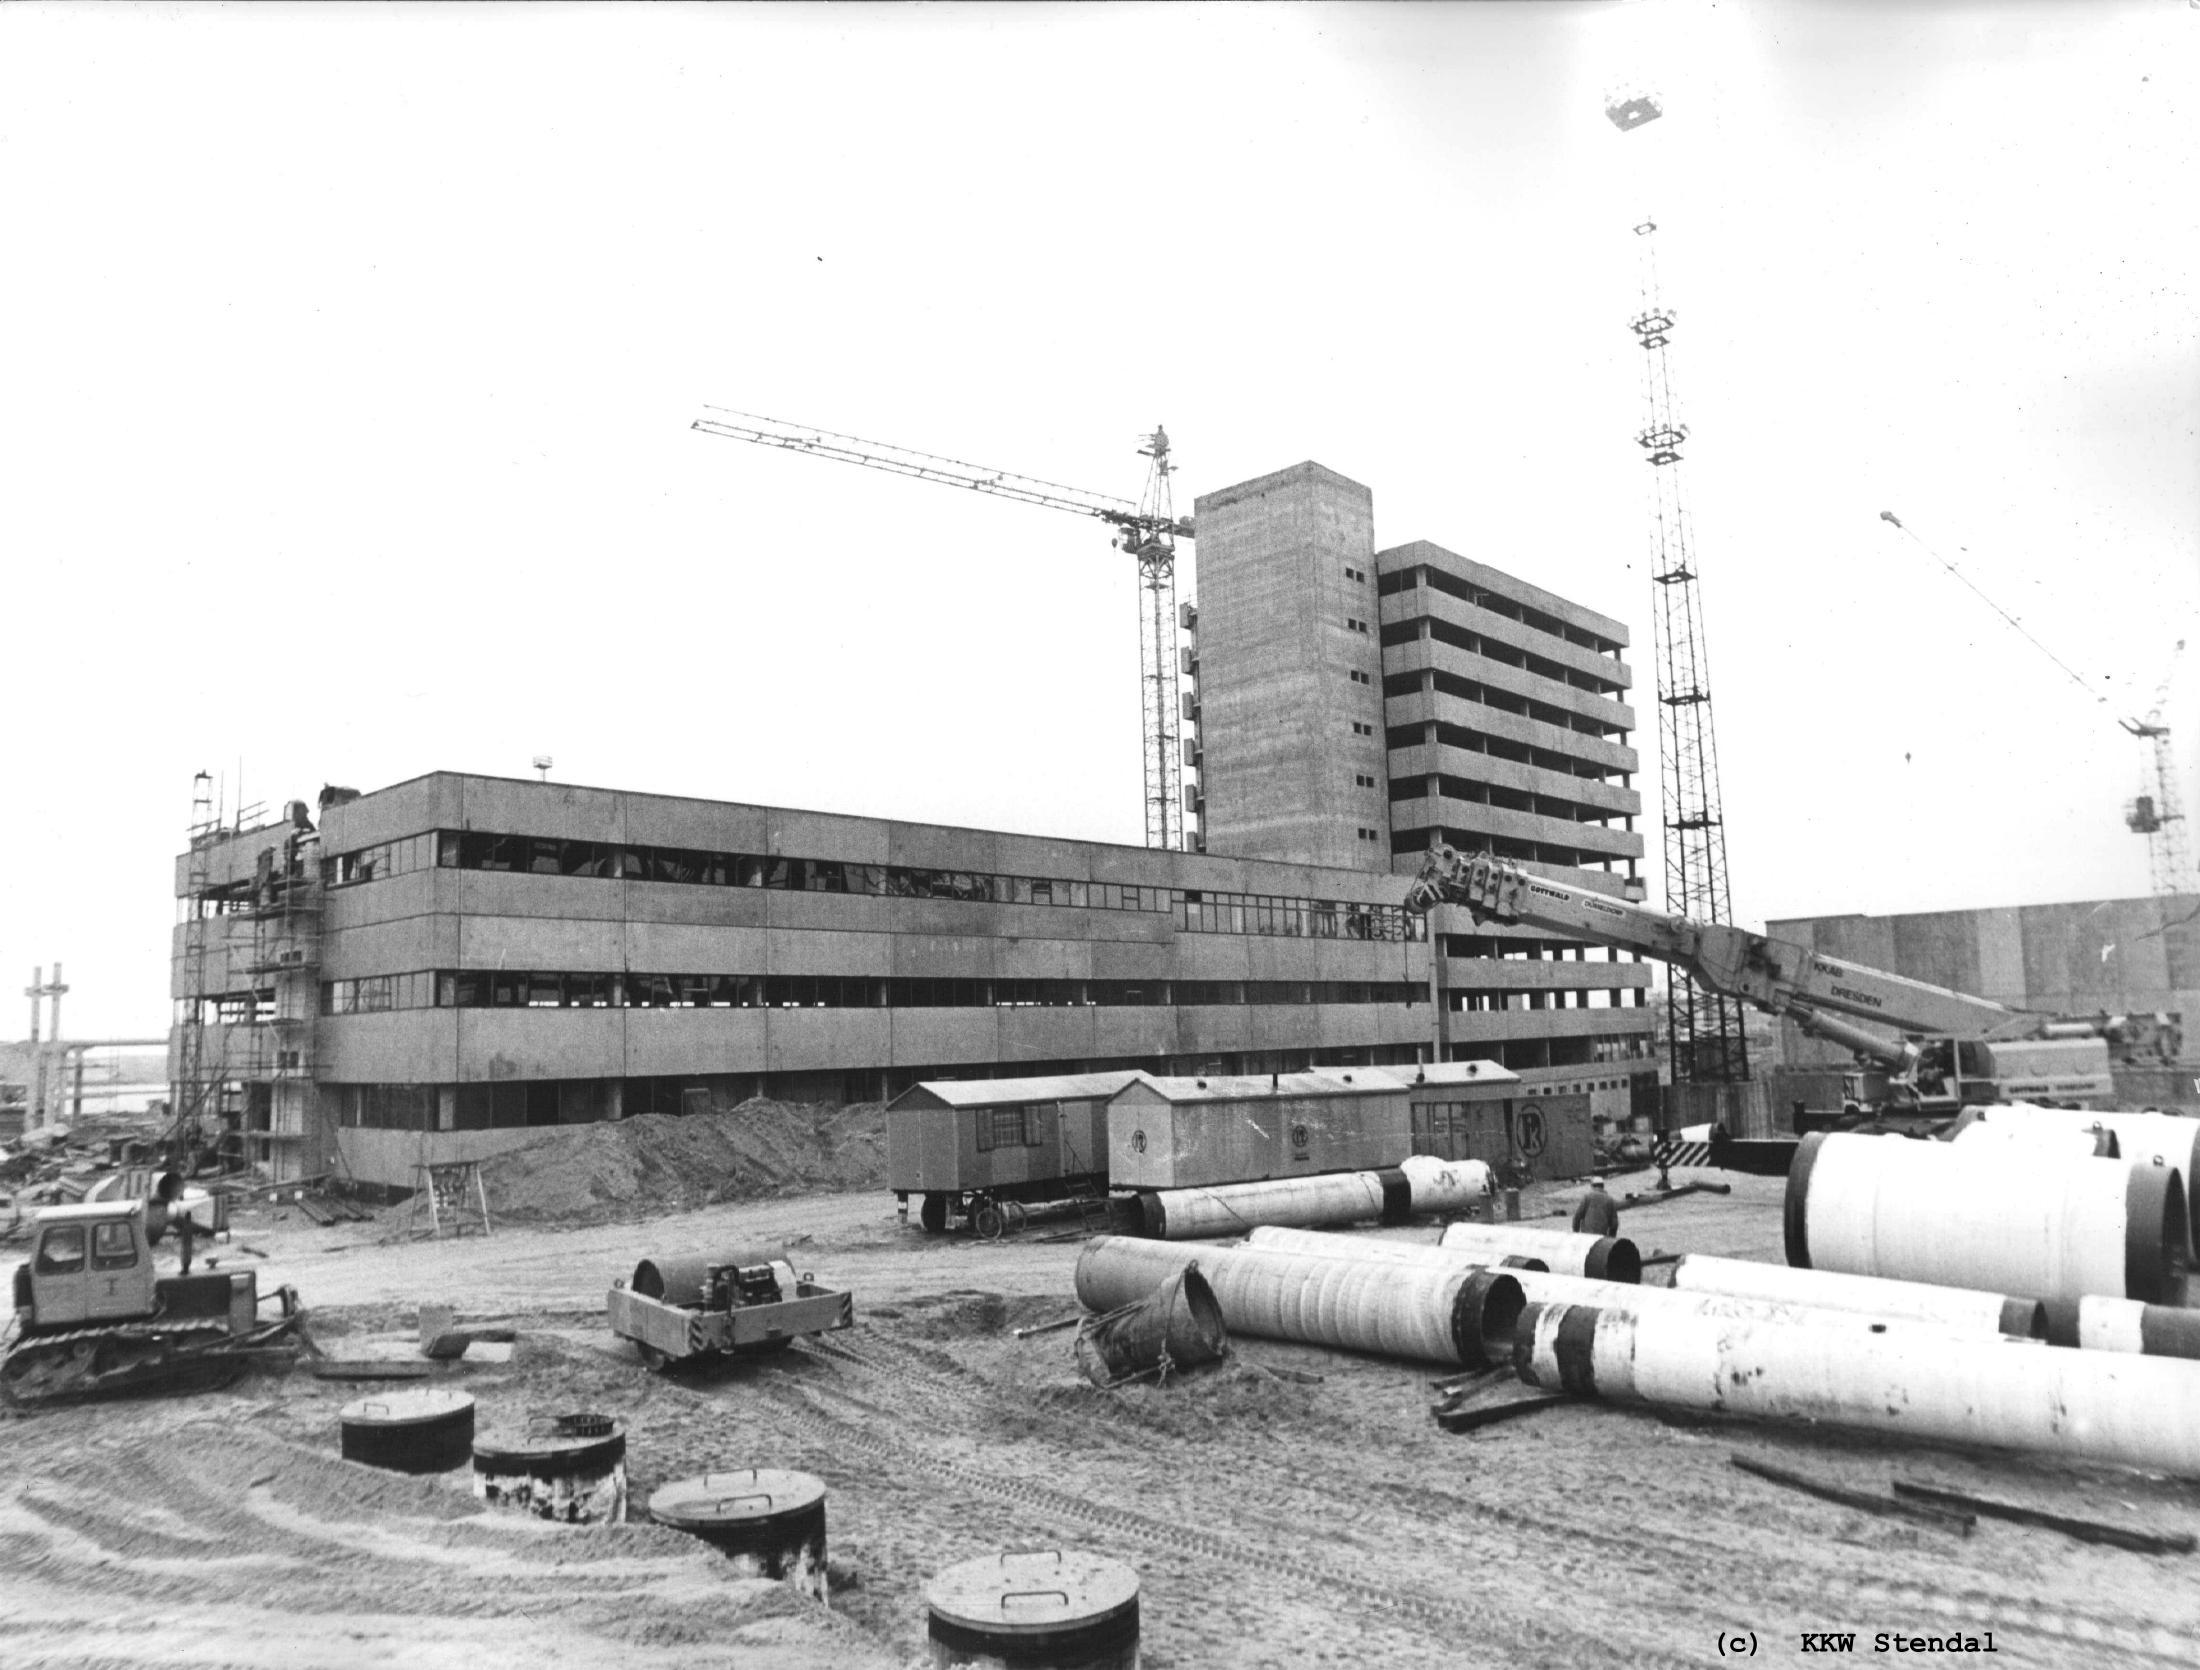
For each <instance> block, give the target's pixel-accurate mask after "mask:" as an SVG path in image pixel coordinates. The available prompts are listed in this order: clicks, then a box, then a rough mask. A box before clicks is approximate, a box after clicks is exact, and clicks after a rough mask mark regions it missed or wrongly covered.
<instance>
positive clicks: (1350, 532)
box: [1194, 462, 1390, 870]
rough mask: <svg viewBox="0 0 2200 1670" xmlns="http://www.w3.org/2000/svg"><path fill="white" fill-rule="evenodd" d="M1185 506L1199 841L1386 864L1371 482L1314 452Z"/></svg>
mask: <svg viewBox="0 0 2200 1670" xmlns="http://www.w3.org/2000/svg"><path fill="white" fill-rule="evenodd" d="M1194 516H1195V520H1196V522H1197V525H1198V528H1199V588H1200V614H1199V630H1198V653H1199V699H1200V747H1201V750H1202V752H1203V755H1204V760H1205V764H1204V767H1203V779H1204V793H1205V798H1206V813H1205V815H1206V832H1207V845H1208V847H1209V849H1210V850H1211V851H1214V852H1220V853H1232V854H1238V855H1242V856H1246V857H1254V858H1273V859H1286V860H1293V861H1296V862H1300V863H1310V864H1320V865H1326V866H1333V867H1336V868H1352V869H1369V870H1379V869H1385V868H1387V867H1388V863H1389V833H1390V825H1389V805H1388V799H1387V796H1386V794H1385V793H1384V786H1383V753H1382V746H1381V735H1380V731H1381V725H1382V688H1381V686H1382V650H1381V646H1380V644H1379V642H1378V641H1377V637H1376V633H1375V629H1374V624H1373V623H1374V621H1375V618H1376V614H1377V610H1376V606H1375V605H1376V594H1375V582H1374V577H1373V576H1374V568H1375V562H1374V554H1375V521H1374V495H1373V494H1372V493H1370V492H1369V491H1368V490H1367V489H1366V488H1365V487H1363V486H1361V485H1360V484H1359V483H1358V482H1356V481H1351V480H1348V479H1347V478H1346V477H1344V476H1341V475H1338V474H1337V473H1336V472H1335V471H1333V470H1327V469H1324V468H1323V467H1322V466H1321V465H1319V464H1315V463H1311V462H1309V463H1304V464H1298V465H1295V466H1293V467H1292V468H1290V469H1288V470H1279V471H1277V472H1276V473H1275V474H1274V475H1266V476H1261V477H1259V478H1258V479H1256V480H1253V481H1246V482H1240V483H1239V484H1237V485H1236V486H1234V487H1228V488H1224V489H1223V490H1222V491H1220V492H1218V493H1210V494H1206V495H1204V496H1202V497H1201V498H1200V499H1199V500H1198V502H1197V504H1196V505H1195V506H1194ZM1354 576H1361V578H1357V579H1356V578H1354ZM1355 722H1357V723H1359V724H1361V725H1364V726H1367V727H1369V730H1368V731H1366V732H1363V733H1357V734H1356V733H1355V732H1354V730H1353V728H1352V727H1353V724H1354V723H1355ZM1370 832H1373V833H1372V838H1371V835H1370Z"/></svg>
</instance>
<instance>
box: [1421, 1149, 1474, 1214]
mask: <svg viewBox="0 0 2200 1670" xmlns="http://www.w3.org/2000/svg"><path fill="white" fill-rule="evenodd" d="M1398 1169H1399V1170H1400V1171H1402V1172H1404V1173H1405V1174H1406V1187H1407V1190H1408V1191H1409V1192H1410V1194H1411V1195H1412V1199H1413V1210H1414V1211H1415V1212H1416V1213H1422V1212H1464V1211H1467V1210H1468V1209H1470V1208H1472V1207H1476V1206H1479V1205H1481V1203H1482V1202H1483V1201H1485V1200H1487V1199H1489V1198H1490V1191H1491V1190H1492V1189H1493V1188H1494V1187H1495V1186H1496V1183H1497V1179H1496V1178H1495V1177H1494V1176H1493V1175H1492V1174H1491V1172H1490V1168H1489V1167H1488V1166H1486V1165H1484V1164H1483V1163H1482V1162H1481V1161H1480V1160H1439V1159H1438V1158H1437V1157H1436V1156H1435V1155H1433V1154H1415V1155H1413V1156H1412V1157H1411V1158H1409V1159H1404V1160H1400V1161H1399V1162H1398Z"/></svg>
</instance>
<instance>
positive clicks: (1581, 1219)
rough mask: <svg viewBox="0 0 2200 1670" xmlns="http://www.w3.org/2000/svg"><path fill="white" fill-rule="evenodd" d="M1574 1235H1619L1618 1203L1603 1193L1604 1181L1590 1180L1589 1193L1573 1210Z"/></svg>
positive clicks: (1600, 1179)
mask: <svg viewBox="0 0 2200 1670" xmlns="http://www.w3.org/2000/svg"><path fill="white" fill-rule="evenodd" d="M1574 1233H1575V1234H1576V1235H1617V1234H1618V1233H1619V1203H1618V1202H1617V1201H1615V1200H1614V1199H1613V1198H1612V1197H1611V1196H1610V1195H1608V1194H1606V1193H1605V1192H1604V1179H1603V1178H1601V1177H1595V1178H1591V1179H1590V1181H1589V1192H1588V1193H1587V1194H1585V1195H1583V1196H1582V1197H1581V1203H1580V1204H1579V1205H1577V1206H1576V1207H1575V1208H1574Z"/></svg>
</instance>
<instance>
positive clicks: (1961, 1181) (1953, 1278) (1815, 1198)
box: [1786, 1131, 2189, 1304]
mask: <svg viewBox="0 0 2200 1670" xmlns="http://www.w3.org/2000/svg"><path fill="white" fill-rule="evenodd" d="M1786 1229H1787V1255H1788V1262H1789V1263H1790V1264H1792V1265H1794V1266H1796V1268H1798V1269H1813V1270H1837V1271H1842V1272H1845V1273H1846V1274H1849V1275H1856V1276H1891V1277H1893V1278H1895V1279H1896V1280H1898V1281H1920V1282H1939V1283H1942V1284H1944V1285H1946V1286H1949V1287H1977V1288H1985V1289H1988V1290H1990V1291H1993V1292H1998V1293H2025V1294H2036V1295H2038V1296H2039V1297H2040V1298H2043V1299H2077V1298H2082V1297H2084V1296H2085V1295H2086V1294H2089V1293H2098V1294H2104V1295H2107V1296H2109V1297H2111V1298H2122V1299H2142V1300H2145V1301H2146V1302H2148V1303H2149V1304H2175V1303H2177V1302H2179V1300H2180V1299H2181V1298H2182V1296H2183V1292H2184V1281H2185V1264H2186V1257H2187V1247H2188V1245H2189V1242H2188V1239H2187V1234H2186V1220H2185V1184H2184V1178H2183V1177H2182V1176H2181V1175H2180V1174H2179V1172H2178V1170H2177V1168H2176V1167H2175V1166H2171V1165H2161V1164H2144V1163H2142V1164H2132V1163H2129V1162H2126V1161H2122V1160H2088V1159H2066V1160H2063V1161H2061V1162H2059V1163H2058V1164H2056V1165H2053V1166H2042V1165H2039V1164H2037V1163H2036V1162H2035V1161H2032V1160H2028V1159H2027V1158H2026V1157H2025V1156H2024V1155H2023V1153H2021V1152H2018V1151H2003V1150H1996V1149H1980V1148H1975V1147H1966V1146H1965V1145H1962V1144H1959V1143H1949V1142H1914V1141H1911V1140H1909V1139H1908V1138H1905V1137H1897V1136H1860V1135H1857V1134H1855V1133H1853V1132H1833V1133H1828V1132H1824V1131H1813V1132H1812V1133H1811V1134H1810V1135H1809V1136H1806V1137H1805V1138H1803V1140H1802V1142H1801V1143H1800V1144H1799V1145H1798V1146H1797V1148H1796V1151H1795V1162H1794V1164H1793V1165H1792V1166H1790V1167H1789V1169H1788V1185H1787V1224H1786Z"/></svg>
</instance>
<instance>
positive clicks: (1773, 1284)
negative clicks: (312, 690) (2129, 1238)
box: [1529, 1253, 2047, 1339]
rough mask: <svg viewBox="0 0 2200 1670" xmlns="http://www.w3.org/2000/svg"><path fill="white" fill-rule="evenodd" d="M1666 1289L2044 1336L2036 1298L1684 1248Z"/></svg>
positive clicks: (2019, 1336) (1980, 1330) (1955, 1327)
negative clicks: (1715, 1255) (1845, 1273)
mask: <svg viewBox="0 0 2200 1670" xmlns="http://www.w3.org/2000/svg"><path fill="white" fill-rule="evenodd" d="M1673 1286H1674V1287H1675V1288H1676V1289H1678V1290H1679V1291H1681V1292H1684V1293H1724V1294H1728V1295H1731V1296H1733V1297H1735V1298H1744V1299H1764V1300H1770V1301H1775V1302H1780V1303H1786V1304H1795V1305H1813V1306H1817V1307H1819V1308H1820V1309H1824V1310H1842V1311H1853V1312H1855V1313H1857V1314H1858V1315H1862V1316H1876V1317H1880V1318H1883V1319H1886V1320H1890V1321H1901V1322H1922V1323H1925V1324H1927V1325H1928V1326H1931V1327H1935V1328H1946V1329H1949V1330H1950V1331H1952V1332H1956V1333H1965V1334H1996V1333H1999V1334H2008V1335H2010V1336H2011V1337H2012V1338H2015V1339H2044V1338H2045V1337H2046V1336H2047V1316H2046V1312H2045V1311H2044V1310H2043V1308H2042V1307H2041V1304H2040V1302H2039V1300H2037V1299H2022V1298H2018V1297H2016V1296H2015V1295H2013V1294H2007V1293H1982V1292H1980V1291H1979V1290H1978V1289H1976V1288H1971V1287H1935V1286H1932V1285H1930V1284H1928V1283H1925V1282H1914V1281H1888V1280H1885V1279H1884V1278H1882V1277H1878V1276H1843V1275H1837V1274H1835V1273H1834V1272H1832V1271H1830V1270H1794V1269H1790V1268H1788V1266H1786V1265H1784V1264H1758V1263H1754V1262H1752V1261H1751V1260H1749V1259H1743V1258H1713V1257H1710V1256H1709V1255H1708V1254H1705V1253H1689V1254H1688V1255H1687V1256H1686V1257H1684V1258H1682V1259H1681V1261H1680V1262H1679V1263H1678V1264H1676V1265H1674V1266H1673ZM1529 1297H1530V1298H1531V1299H1532V1298H1534V1297H1535V1295H1533V1294H1530V1295H1529Z"/></svg>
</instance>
